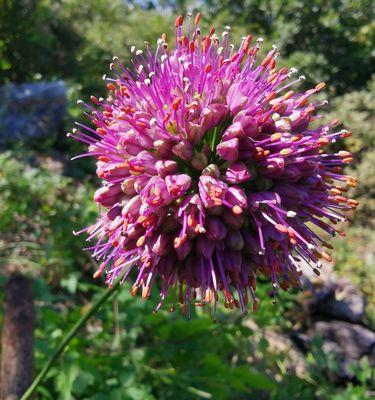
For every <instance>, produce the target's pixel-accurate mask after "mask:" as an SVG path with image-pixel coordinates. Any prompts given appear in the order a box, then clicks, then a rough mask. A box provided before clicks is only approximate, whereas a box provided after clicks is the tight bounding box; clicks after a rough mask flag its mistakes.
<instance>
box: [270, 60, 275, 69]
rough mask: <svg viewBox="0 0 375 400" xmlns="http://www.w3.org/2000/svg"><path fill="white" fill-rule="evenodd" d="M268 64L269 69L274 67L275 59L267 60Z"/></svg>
mask: <svg viewBox="0 0 375 400" xmlns="http://www.w3.org/2000/svg"><path fill="white" fill-rule="evenodd" d="M269 66H270V69H271V70H272V69H274V68H275V66H276V60H275V59H274V58H272V59H271V61H270V62H269Z"/></svg>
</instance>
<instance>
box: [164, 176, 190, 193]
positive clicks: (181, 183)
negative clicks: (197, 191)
mask: <svg viewBox="0 0 375 400" xmlns="http://www.w3.org/2000/svg"><path fill="white" fill-rule="evenodd" d="M165 183H166V185H167V190H168V193H169V194H170V195H171V196H172V198H174V199H177V198H179V197H181V196H183V195H184V194H185V193H186V192H187V191H188V190H189V188H190V185H191V178H190V176H189V175H186V174H179V175H168V176H167V177H166V178H165Z"/></svg>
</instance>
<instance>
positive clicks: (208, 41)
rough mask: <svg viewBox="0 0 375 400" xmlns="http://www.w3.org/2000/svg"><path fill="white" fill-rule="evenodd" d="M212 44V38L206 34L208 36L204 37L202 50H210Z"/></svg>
mask: <svg viewBox="0 0 375 400" xmlns="http://www.w3.org/2000/svg"><path fill="white" fill-rule="evenodd" d="M210 45H211V39H210V38H209V37H208V36H206V38H205V39H204V41H203V43H202V50H203V52H204V53H205V52H206V51H207V50H208V48H209V47H210Z"/></svg>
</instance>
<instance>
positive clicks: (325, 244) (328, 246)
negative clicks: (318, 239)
mask: <svg viewBox="0 0 375 400" xmlns="http://www.w3.org/2000/svg"><path fill="white" fill-rule="evenodd" d="M323 246H324V247H326V248H327V249H330V250H333V246H332V245H331V243H328V242H323Z"/></svg>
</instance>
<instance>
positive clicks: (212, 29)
mask: <svg viewBox="0 0 375 400" xmlns="http://www.w3.org/2000/svg"><path fill="white" fill-rule="evenodd" d="M214 33H215V28H211V29H210V33H209V34H208V36H210V37H211V36H212V35H213V34H214Z"/></svg>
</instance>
